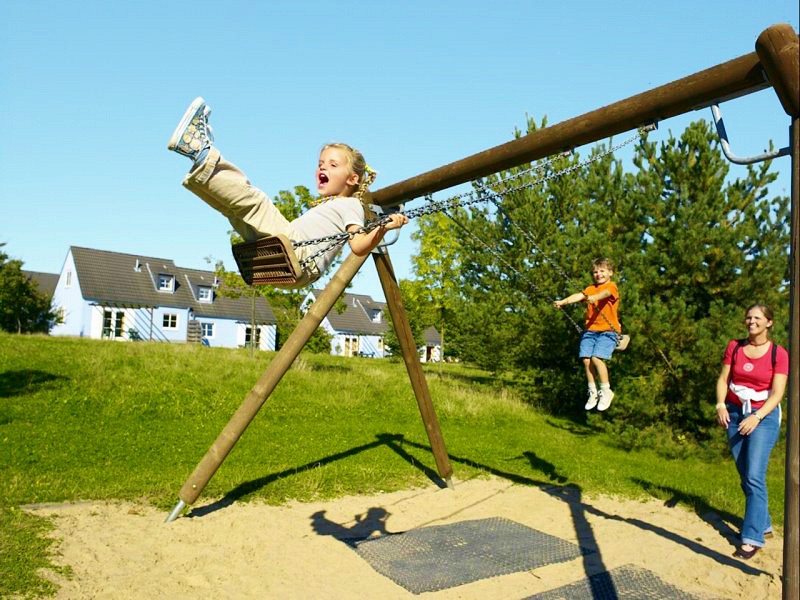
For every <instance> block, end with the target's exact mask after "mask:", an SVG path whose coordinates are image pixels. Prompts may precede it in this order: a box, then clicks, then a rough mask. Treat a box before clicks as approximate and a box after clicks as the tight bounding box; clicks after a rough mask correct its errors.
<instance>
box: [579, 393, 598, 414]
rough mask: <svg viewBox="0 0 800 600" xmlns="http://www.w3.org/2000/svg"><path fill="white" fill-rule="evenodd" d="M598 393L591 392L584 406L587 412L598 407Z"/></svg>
mask: <svg viewBox="0 0 800 600" xmlns="http://www.w3.org/2000/svg"><path fill="white" fill-rule="evenodd" d="M597 399H598V397H597V392H596V391H595V390H589V398H588V399H587V400H586V404H585V405H584V406H583V408H584V409H586V410H592V409H593V408H594V407H595V406H597Z"/></svg>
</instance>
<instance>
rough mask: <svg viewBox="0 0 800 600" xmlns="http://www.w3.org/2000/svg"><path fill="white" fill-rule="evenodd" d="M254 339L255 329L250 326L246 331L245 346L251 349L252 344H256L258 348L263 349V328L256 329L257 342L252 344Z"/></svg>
mask: <svg viewBox="0 0 800 600" xmlns="http://www.w3.org/2000/svg"><path fill="white" fill-rule="evenodd" d="M252 339H253V328H252V327H250V325H248V326H247V327H246V328H245V330H244V345H245V346H246V347H248V348H249V347H250V345H251V344H254V345H255V347H256V348H260V347H261V328H260V327H256V339H255V342H252V341H251V340H252Z"/></svg>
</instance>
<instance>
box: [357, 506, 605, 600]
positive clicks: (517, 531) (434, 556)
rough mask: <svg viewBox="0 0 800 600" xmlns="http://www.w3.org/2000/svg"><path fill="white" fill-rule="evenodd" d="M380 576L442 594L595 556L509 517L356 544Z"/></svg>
mask: <svg viewBox="0 0 800 600" xmlns="http://www.w3.org/2000/svg"><path fill="white" fill-rule="evenodd" d="M352 545H353V547H354V548H355V550H356V552H358V554H359V555H360V556H361V557H362V558H363V559H364V560H366V561H367V562H368V563H369V564H370V565H371V566H372V568H373V569H375V570H376V571H377V572H378V573H381V574H382V575H385V576H386V577H388V578H389V579H391V580H392V581H394V582H395V583H397V584H398V585H401V586H403V587H404V588H405V589H407V590H408V591H410V592H413V593H415V594H420V593H422V592H432V591H436V590H443V589H447V588H451V587H455V586H458V585H463V584H465V583H470V582H472V581H477V580H479V579H486V578H487V577H496V576H498V575H505V574H507V573H516V572H518V571H527V570H530V569H535V568H537V567H541V566H543V565H548V564H551V563H558V562H563V561H567V560H572V559H575V558H578V557H579V556H581V555H582V554H587V553H589V552H592V551H591V550H586V549H583V548H581V547H580V546H577V545H576V544H573V543H570V542H567V541H564V540H562V539H559V538H557V537H554V536H552V535H548V534H546V533H542V532H541V531H537V530H536V529H531V528H530V527H526V526H525V525H521V524H519V523H516V522H514V521H511V520H509V519H503V518H499V517H497V518H489V519H479V520H475V521H461V522H459V523H452V524H450V525H436V526H433V527H423V528H420V529H415V530H412V531H407V532H405V533H398V534H393V535H384V536H381V537H378V538H370V539H366V540H362V541H353V543H352Z"/></svg>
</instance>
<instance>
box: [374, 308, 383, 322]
mask: <svg viewBox="0 0 800 600" xmlns="http://www.w3.org/2000/svg"><path fill="white" fill-rule="evenodd" d="M382 316H383V314H382V312H381V311H380V310H373V311H372V322H373V323H380V322H381V317H382Z"/></svg>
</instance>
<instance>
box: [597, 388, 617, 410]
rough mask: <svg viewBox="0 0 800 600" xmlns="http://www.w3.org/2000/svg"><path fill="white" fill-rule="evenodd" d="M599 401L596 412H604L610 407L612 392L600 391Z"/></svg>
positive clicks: (612, 397)
mask: <svg viewBox="0 0 800 600" xmlns="http://www.w3.org/2000/svg"><path fill="white" fill-rule="evenodd" d="M599 395H600V401H599V402H598V403H597V410H601V411H602V410H605V409H607V408H608V407H609V406H611V401H612V400H613V399H614V392H612V391H611V390H600V392H599Z"/></svg>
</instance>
